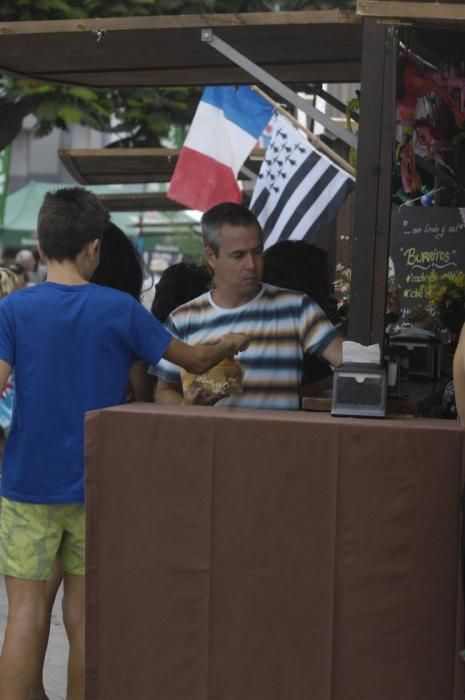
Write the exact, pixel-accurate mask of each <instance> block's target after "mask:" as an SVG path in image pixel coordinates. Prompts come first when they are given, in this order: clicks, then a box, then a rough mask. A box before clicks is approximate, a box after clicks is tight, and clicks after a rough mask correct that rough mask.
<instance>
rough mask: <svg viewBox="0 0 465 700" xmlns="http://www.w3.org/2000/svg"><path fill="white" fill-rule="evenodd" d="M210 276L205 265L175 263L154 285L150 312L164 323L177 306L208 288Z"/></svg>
mask: <svg viewBox="0 0 465 700" xmlns="http://www.w3.org/2000/svg"><path fill="white" fill-rule="evenodd" d="M211 280H212V276H211V273H210V270H209V269H208V267H206V265H195V264H193V263H185V262H180V263H175V264H174V265H171V266H170V267H168V268H167V269H166V270H165V271H164V272H163V273H162V275H161V277H160V279H159V281H158V282H157V284H156V286H155V297H154V299H153V303H152V314H153V315H154V316H155V317H156V318H158V320H159V321H161V322H162V323H164V322H165V321H166V319H167V318H168V316H169V315H170V313H171V312H172V311H173V310H174V309H176V308H177V307H178V306H181V305H182V304H185V303H186V302H187V301H191V300H192V299H195V297H198V296H200V295H201V294H203V293H204V292H206V291H208V290H209V289H210V285H211Z"/></svg>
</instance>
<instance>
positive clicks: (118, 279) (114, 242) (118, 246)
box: [90, 223, 144, 300]
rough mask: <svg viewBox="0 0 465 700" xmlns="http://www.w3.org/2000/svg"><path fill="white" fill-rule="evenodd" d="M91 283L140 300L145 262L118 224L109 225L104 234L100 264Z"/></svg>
mask: <svg viewBox="0 0 465 700" xmlns="http://www.w3.org/2000/svg"><path fill="white" fill-rule="evenodd" d="M90 281H91V282H94V283H95V284H101V285H104V286H105V287H113V289H119V290H120V291H122V292H127V293H128V294H130V295H131V296H133V297H134V298H135V299H137V300H139V298H140V295H141V291H142V284H143V281H144V273H143V261H142V259H141V257H140V255H139V253H138V252H137V250H136V249H135V247H134V246H133V244H132V243H131V241H130V240H129V238H128V237H127V236H126V234H125V233H124V232H123V231H122V230H121V229H120V228H119V227H118V226H116V224H113V223H109V224H108V226H107V227H106V229H105V231H104V233H103V236H102V243H101V248H100V262H99V264H98V267H97V269H96V270H95V272H94V274H93V275H92V278H91V280H90Z"/></svg>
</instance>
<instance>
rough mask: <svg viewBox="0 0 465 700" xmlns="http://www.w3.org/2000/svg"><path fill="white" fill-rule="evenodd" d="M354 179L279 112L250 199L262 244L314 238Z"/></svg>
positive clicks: (266, 246)
mask: <svg viewBox="0 0 465 700" xmlns="http://www.w3.org/2000/svg"><path fill="white" fill-rule="evenodd" d="M353 187H354V180H353V178H352V177H351V176H350V175H348V174H347V173H346V172H345V171H344V170H341V169H340V168H339V167H338V166H337V165H335V164H334V163H333V162H332V161H331V160H329V158H327V157H326V156H324V155H323V154H322V153H320V152H318V151H317V150H315V148H313V146H311V144H309V142H308V141H307V140H306V139H305V138H304V137H303V136H301V134H300V133H299V132H298V131H297V129H295V128H294V127H293V126H292V125H291V124H290V123H289V121H288V120H287V119H285V118H284V117H282V116H278V117H276V119H275V120H274V129H273V135H272V137H271V141H270V145H269V146H268V148H267V150H266V153H265V159H264V161H263V163H262V166H261V168H260V172H259V174H258V179H257V182H256V184H255V189H254V192H253V195H252V200H251V202H250V209H251V210H252V211H253V212H254V214H255V216H256V217H257V219H258V220H259V222H260V224H261V226H262V228H263V233H264V236H265V248H269V247H270V246H271V245H273V243H277V241H283V240H301V239H303V238H306V239H307V240H309V239H312V238H315V237H316V236H317V234H318V232H319V231H320V230H321V229H322V228H324V227H325V226H327V225H328V224H329V223H330V221H331V220H332V219H333V218H334V217H335V216H336V214H337V212H338V211H339V209H340V207H341V206H342V204H343V203H344V200H345V198H346V197H347V195H348V193H349V192H350V191H351V190H352V189H353Z"/></svg>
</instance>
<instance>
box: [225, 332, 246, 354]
mask: <svg viewBox="0 0 465 700" xmlns="http://www.w3.org/2000/svg"><path fill="white" fill-rule="evenodd" d="M220 342H224V343H226V344H229V345H230V346H231V353H230V355H228V357H229V359H232V358H233V357H234V355H237V353H239V352H242V351H243V350H247V348H248V347H249V343H250V338H249V336H248V335H245V333H225V335H224V336H223V337H222V338H221V340H220Z"/></svg>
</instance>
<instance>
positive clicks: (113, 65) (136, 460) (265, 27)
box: [0, 3, 465, 700]
mask: <svg viewBox="0 0 465 700" xmlns="http://www.w3.org/2000/svg"><path fill="white" fill-rule="evenodd" d="M386 4H392V3H386ZM402 4H404V3H402ZM405 4H408V3H405ZM394 24H395V23H394ZM203 28H208V29H213V32H214V33H215V34H216V35H217V36H219V37H220V38H221V39H222V41H224V42H226V43H228V44H231V45H232V46H234V47H235V48H236V49H238V50H240V51H241V52H243V53H246V54H247V55H248V57H249V58H250V59H251V60H252V61H253V62H254V63H256V64H257V65H259V66H262V67H264V68H266V70H268V71H269V72H270V73H272V74H273V75H275V76H276V77H277V78H278V79H279V80H282V81H284V82H300V81H303V82H312V81H319V82H331V81H334V82H358V81H360V80H361V83H362V103H361V120H360V131H359V139H358V152H359V159H358V177H357V189H356V204H355V223H354V235H353V248H352V250H353V285H354V286H353V302H352V307H351V328H350V333H351V337H352V338H353V339H355V340H358V341H360V342H362V343H368V342H371V341H376V340H379V339H380V338H381V337H382V333H383V332H384V331H383V329H382V325H381V324H382V321H380V318H383V317H384V308H385V280H386V269H387V259H388V254H389V237H390V236H389V234H390V215H391V209H390V208H391V188H392V182H391V176H392V153H393V150H394V131H395V124H394V108H395V104H394V102H395V89H394V74H395V57H396V46H397V44H396V41H397V38H396V30H395V27H394V26H393V23H390V22H384V21H381V22H379V21H378V20H377V19H376V18H368V19H364V20H362V19H361V18H360V17H357V16H355V15H353V14H351V13H342V12H338V11H334V12H321V13H311V12H304V13H269V14H262V15H260V16H259V15H257V14H254V13H251V14H248V15H215V16H205V15H204V16H202V17H196V16H191V17H176V18H173V17H156V18H129V19H127V20H114V19H113V20H112V19H102V20H97V19H94V20H79V21H67V22H40V23H39V22H31V23H29V22H23V23H4V24H3V25H2V24H0V67H1V68H3V69H5V70H8V71H10V72H11V73H14V74H16V75H23V76H30V77H32V78H34V79H38V80H40V79H44V80H56V81H61V82H73V83H80V84H87V85H128V84H133V85H134V84H139V85H147V84H156V85H166V84H168V85H170V84H184V85H185V84H217V83H219V84H221V83H232V82H239V83H248V82H251V81H250V75H248V74H247V72H246V71H245V70H244V68H243V67H242V68H241V67H239V66H236V65H234V64H233V63H231V62H230V60H229V59H227V58H226V57H225V56H223V55H220V54H218V52H215V51H213V50H212V47H211V46H209V45H208V42H202V40H201V37H200V31H201V30H202V29H203ZM86 435H87V438H86V440H87V512H88V530H87V532H88V578H87V611H88V615H87V647H86V654H87V666H86V669H87V670H86V673H87V685H86V697H87V700H109V699H110V698H111V699H112V700H120V699H121V700H122V699H123V698H125V699H126V698H144V699H145V698H154V697H156V698H163V700H170V699H171V698H172V699H173V700H184V699H185V700H197V699H198V700H213V699H214V698H222V699H223V700H238V698H241V700H265V699H266V700H270V698H271V699H274V698H275V699H276V700H278V699H279V700H281V699H282V698H286V700H302V698H307V697H312V698H313V699H314V700H352V699H353V700H372V698H373V697H376V698H379V699H380V700H392V699H393V698H396V699H397V700H413V699H414V698H415V699H416V698H421V699H422V700H458V698H459V697H462V696H463V690H464V678H463V669H462V665H461V664H462V662H461V661H460V658H459V655H458V651H459V649H461V648H462V647H463V641H462V633H463V630H462V624H461V622H462V611H461V595H460V585H459V522H460V492H461V483H462V473H463V461H464V447H465V446H464V437H463V435H464V434H463V432H462V431H461V430H460V429H459V427H458V426H457V424H456V423H454V422H446V421H437V420H435V421H433V420H428V419H416V418H405V417H404V418H402V417H400V418H399V417H398V418H388V419H386V420H374V419H372V420H369V419H365V418H357V419H355V418H339V417H337V418H336V417H333V416H330V415H329V414H327V413H309V412H292V413H284V412H279V411H275V412H269V411H252V410H239V409H237V410H233V409H220V408H194V407H183V406H179V407H168V406H151V405H147V406H146V405H140V404H139V405H132V406H122V407H118V408H112V409H107V410H104V411H99V412H95V413H92V414H90V415H89V416H88V420H87V425H86Z"/></svg>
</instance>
